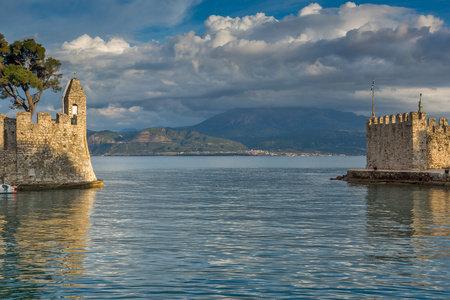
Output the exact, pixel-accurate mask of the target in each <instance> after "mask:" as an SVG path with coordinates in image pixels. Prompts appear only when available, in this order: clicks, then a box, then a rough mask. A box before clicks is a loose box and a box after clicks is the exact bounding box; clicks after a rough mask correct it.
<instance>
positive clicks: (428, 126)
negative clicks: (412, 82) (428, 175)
mask: <svg viewBox="0 0 450 300" xmlns="http://www.w3.org/2000/svg"><path fill="white" fill-rule="evenodd" d="M366 130H367V131H366V138H367V165H366V168H367V169H375V170H415V171H423V170H429V169H449V168H450V126H448V121H447V119H446V118H440V119H439V121H438V123H437V124H436V119H435V118H429V119H427V114H426V113H425V112H423V111H422V105H421V102H420V103H419V111H418V112H410V113H405V114H398V115H391V116H384V117H374V118H370V119H367V123H366Z"/></svg>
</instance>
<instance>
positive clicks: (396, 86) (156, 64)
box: [0, 0, 450, 130]
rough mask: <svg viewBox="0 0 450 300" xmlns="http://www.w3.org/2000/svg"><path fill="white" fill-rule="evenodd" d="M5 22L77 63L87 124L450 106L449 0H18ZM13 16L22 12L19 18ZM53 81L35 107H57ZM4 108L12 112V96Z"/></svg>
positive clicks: (449, 110) (434, 111) (69, 65)
mask: <svg viewBox="0 0 450 300" xmlns="http://www.w3.org/2000/svg"><path fill="white" fill-rule="evenodd" d="M1 4H2V5H1V7H2V11H4V12H5V11H6V12H10V13H3V14H2V18H0V33H2V34H4V35H5V37H6V40H7V41H9V42H13V41H15V40H20V39H24V38H29V37H32V38H35V39H36V40H37V41H38V42H39V43H42V44H43V45H44V46H45V47H46V48H47V55H49V56H53V57H55V58H57V59H59V60H61V62H62V63H63V67H62V73H63V74H64V79H63V85H64V84H65V83H66V82H67V81H68V80H69V79H70V78H72V77H73V73H74V72H77V78H78V79H80V81H81V83H82V85H83V87H84V88H85V91H86V94H87V96H88V128H90V129H92V130H103V129H111V130H120V129H123V128H147V127H153V126H168V127H176V126H185V125H193V124H196V123H199V122H201V121H203V120H205V119H206V118H208V117H211V116H213V115H215V114H217V113H220V112H223V111H226V110H229V109H232V108H236V107H274V106H277V107H293V106H295V107H310V106H314V107H322V108H334V109H338V110H343V111H352V112H355V113H357V114H362V115H365V116H369V115H370V114H371V100H372V98H371V92H370V88H371V83H372V76H374V75H375V76H376V89H375V90H376V112H377V115H384V114H396V113H403V112H408V111H413V110H416V109H417V102H418V99H419V94H420V93H423V105H424V110H425V111H426V112H428V114H429V115H430V116H432V117H447V116H449V117H450V105H449V103H450V86H449V82H448V78H449V77H450V76H449V75H450V29H449V22H450V2H449V1H444V0H430V1H404V0H397V1H370V2H358V1H355V2H346V1H335V0H329V1H303V0H300V1H293V0H287V1H280V0H261V1H253V0H240V1H237V0H228V1H223V0H204V1H202V0H165V1H157V0H96V1H89V0H78V1H65V0H60V1H53V0H41V1H39V0H15V1H3V0H2V3H1ZM18 20H19V21H20V22H18ZM61 96H62V93H58V94H53V93H51V92H50V91H46V92H45V93H44V96H43V98H44V99H43V100H42V101H41V103H40V104H39V107H38V109H37V110H38V111H48V112H51V113H53V114H55V113H56V112H59V111H60V99H61ZM0 112H2V113H7V114H9V115H10V116H14V115H15V111H10V109H9V102H8V101H7V100H3V101H1V102H0Z"/></svg>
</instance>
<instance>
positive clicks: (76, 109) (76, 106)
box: [72, 104, 78, 115]
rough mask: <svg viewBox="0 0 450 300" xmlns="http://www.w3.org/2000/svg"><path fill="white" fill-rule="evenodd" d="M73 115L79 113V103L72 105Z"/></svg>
mask: <svg viewBox="0 0 450 300" xmlns="http://www.w3.org/2000/svg"><path fill="white" fill-rule="evenodd" d="M72 115H78V105H76V104H74V105H73V106H72Z"/></svg>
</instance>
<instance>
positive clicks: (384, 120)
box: [366, 112, 427, 126]
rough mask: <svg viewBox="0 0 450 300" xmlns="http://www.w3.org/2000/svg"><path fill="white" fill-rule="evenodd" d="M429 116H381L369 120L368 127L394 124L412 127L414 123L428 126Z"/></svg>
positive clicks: (406, 114) (417, 114)
mask: <svg viewBox="0 0 450 300" xmlns="http://www.w3.org/2000/svg"><path fill="white" fill-rule="evenodd" d="M426 120H427V114H426V113H424V112H422V113H418V112H410V113H404V114H396V115H390V116H381V117H375V118H369V119H367V121H366V124H367V126H377V125H392V124H404V125H412V124H413V123H417V122H418V123H420V124H424V125H425V124H426Z"/></svg>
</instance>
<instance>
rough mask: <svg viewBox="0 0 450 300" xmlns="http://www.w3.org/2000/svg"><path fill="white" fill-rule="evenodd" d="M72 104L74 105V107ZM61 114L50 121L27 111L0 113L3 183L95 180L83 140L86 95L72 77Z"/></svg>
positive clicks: (51, 184)
mask: <svg viewBox="0 0 450 300" xmlns="http://www.w3.org/2000/svg"><path fill="white" fill-rule="evenodd" d="M74 107H75V108H74ZM63 111H64V113H62V114H58V115H57V117H56V120H52V119H51V116H50V114H48V113H41V112H38V113H37V122H36V123H33V122H32V121H31V115H30V113H27V112H19V113H17V118H16V119H12V118H8V117H7V116H6V115H0V132H1V133H3V134H0V157H1V160H0V176H1V180H2V181H3V182H6V183H10V184H15V185H29V186H45V185H48V186H58V185H70V184H80V183H88V182H97V178H96V176H95V174H94V170H93V169H92V165H91V159H90V155H89V150H88V146H87V140H86V95H85V93H84V91H83V88H82V87H81V84H80V82H79V81H78V79H76V78H74V79H72V80H71V81H70V82H69V84H68V86H67V88H66V91H65V94H64V98H63Z"/></svg>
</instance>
